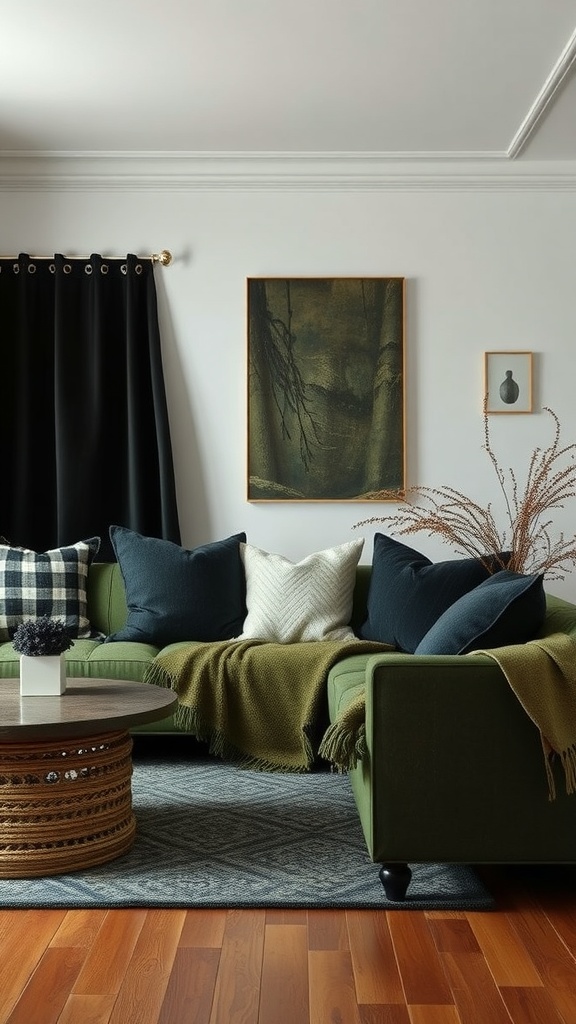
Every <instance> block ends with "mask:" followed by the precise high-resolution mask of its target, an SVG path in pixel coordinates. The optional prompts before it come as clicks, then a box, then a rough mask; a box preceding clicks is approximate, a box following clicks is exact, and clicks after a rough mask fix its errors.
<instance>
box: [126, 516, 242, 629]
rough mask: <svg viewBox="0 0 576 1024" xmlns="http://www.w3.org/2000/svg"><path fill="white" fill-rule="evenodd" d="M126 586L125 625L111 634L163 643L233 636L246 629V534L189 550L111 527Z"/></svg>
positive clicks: (168, 542)
mask: <svg viewBox="0 0 576 1024" xmlns="http://www.w3.org/2000/svg"><path fill="white" fill-rule="evenodd" d="M110 540H111V541H112V547H113V548H114V552H115V554H116V558H117V560H118V564H119V566H120V571H121V573H122V578H123V580H124V586H125V588H126V603H127V605H128V619H127V622H126V625H125V626H124V627H123V628H122V629H120V630H118V631H117V632H116V633H113V634H112V635H110V636H109V637H107V642H110V641H128V640H136V641H140V642H142V643H149V644H154V645H155V646H156V647H164V646H165V645H166V644H170V643H177V642H178V641H180V640H197V641H212V640H230V639H231V638H232V637H235V636H237V635H238V634H239V633H241V632H242V625H243V622H244V618H245V616H246V583H245V578H244V568H243V565H242V561H241V559H240V542H241V541H245V540H246V534H244V533H238V534H235V535H234V536H232V537H228V538H226V540H220V541H215V542H213V543H211V544H204V545H202V546H200V547H197V548H194V549H193V550H191V551H189V550H187V549H186V548H183V547H180V545H178V544H174V543H173V542H172V541H169V540H161V539H159V538H157V537H144V536H142V534H140V533H136V532H135V531H134V530H129V529H127V528H126V527H124V526H111V527H110Z"/></svg>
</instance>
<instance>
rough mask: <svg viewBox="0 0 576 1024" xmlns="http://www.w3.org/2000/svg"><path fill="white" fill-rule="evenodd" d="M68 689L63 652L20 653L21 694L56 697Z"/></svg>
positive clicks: (23, 695)
mask: <svg viewBox="0 0 576 1024" xmlns="http://www.w3.org/2000/svg"><path fill="white" fill-rule="evenodd" d="M65 690H66V658H65V657H64V655H63V654H38V655H35V656H32V655H30V654H21V655H20V695H21V696H22V697H54V696H58V695H59V694H62V693H64V692H65Z"/></svg>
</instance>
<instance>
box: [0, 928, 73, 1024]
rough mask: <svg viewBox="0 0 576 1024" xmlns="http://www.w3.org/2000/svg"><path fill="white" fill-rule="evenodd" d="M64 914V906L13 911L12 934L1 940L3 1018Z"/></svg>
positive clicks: (0, 1015)
mask: <svg viewBox="0 0 576 1024" xmlns="http://www.w3.org/2000/svg"><path fill="white" fill-rule="evenodd" d="M65 914H66V911H65V910H21V911H17V912H15V913H14V914H13V917H12V927H11V930H10V934H9V936H5V937H4V938H3V940H2V942H1V943H0V1021H4V1020H6V1018H7V1017H9V1015H10V1013H11V1011H12V1009H13V1008H14V1006H15V1004H16V1002H17V1001H18V999H19V998H20V994H21V992H22V991H23V989H24V988H25V986H26V984H27V982H28V979H29V977H30V975H31V974H32V973H33V971H34V970H35V968H36V966H37V964H38V963H39V962H40V960H41V959H42V957H43V955H44V952H45V950H46V947H47V946H48V944H49V943H50V941H51V939H52V937H53V936H54V934H55V933H56V932H57V930H58V928H59V927H60V925H61V924H62V921H63V920H64V916H65Z"/></svg>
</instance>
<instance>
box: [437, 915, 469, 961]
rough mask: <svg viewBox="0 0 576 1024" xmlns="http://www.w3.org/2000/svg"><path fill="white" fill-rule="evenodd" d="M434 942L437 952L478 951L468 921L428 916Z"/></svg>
mask: <svg viewBox="0 0 576 1024" xmlns="http://www.w3.org/2000/svg"><path fill="white" fill-rule="evenodd" d="M428 927H429V928H430V931H431V932H432V936H433V938H434V944H435V946H436V949H437V950H438V952H439V953H479V952H480V946H479V945H478V940H477V939H476V936H475V935H474V932H473V931H472V929H471V927H470V925H469V924H468V921H466V920H462V919H458V920H454V919H445V918H444V919H440V918H434V919H433V920H431V919H430V918H428Z"/></svg>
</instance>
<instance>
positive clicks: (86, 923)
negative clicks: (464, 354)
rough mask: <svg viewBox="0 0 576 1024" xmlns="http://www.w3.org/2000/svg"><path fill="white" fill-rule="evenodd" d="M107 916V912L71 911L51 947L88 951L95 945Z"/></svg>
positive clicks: (53, 939)
mask: <svg viewBox="0 0 576 1024" xmlns="http://www.w3.org/2000/svg"><path fill="white" fill-rule="evenodd" d="M106 914H107V911H106V910H69V911H68V912H67V913H66V916H65V918H64V920H63V921H62V924H61V925H60V927H59V929H58V931H57V932H56V934H55V935H54V937H53V938H52V941H51V942H50V945H51V946H67V947H71V946H81V947H83V948H85V949H88V948H89V947H90V946H92V945H93V943H94V940H95V938H96V935H97V934H98V932H99V930H100V927H101V926H102V924H103V923H104V920H105V919H106Z"/></svg>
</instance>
